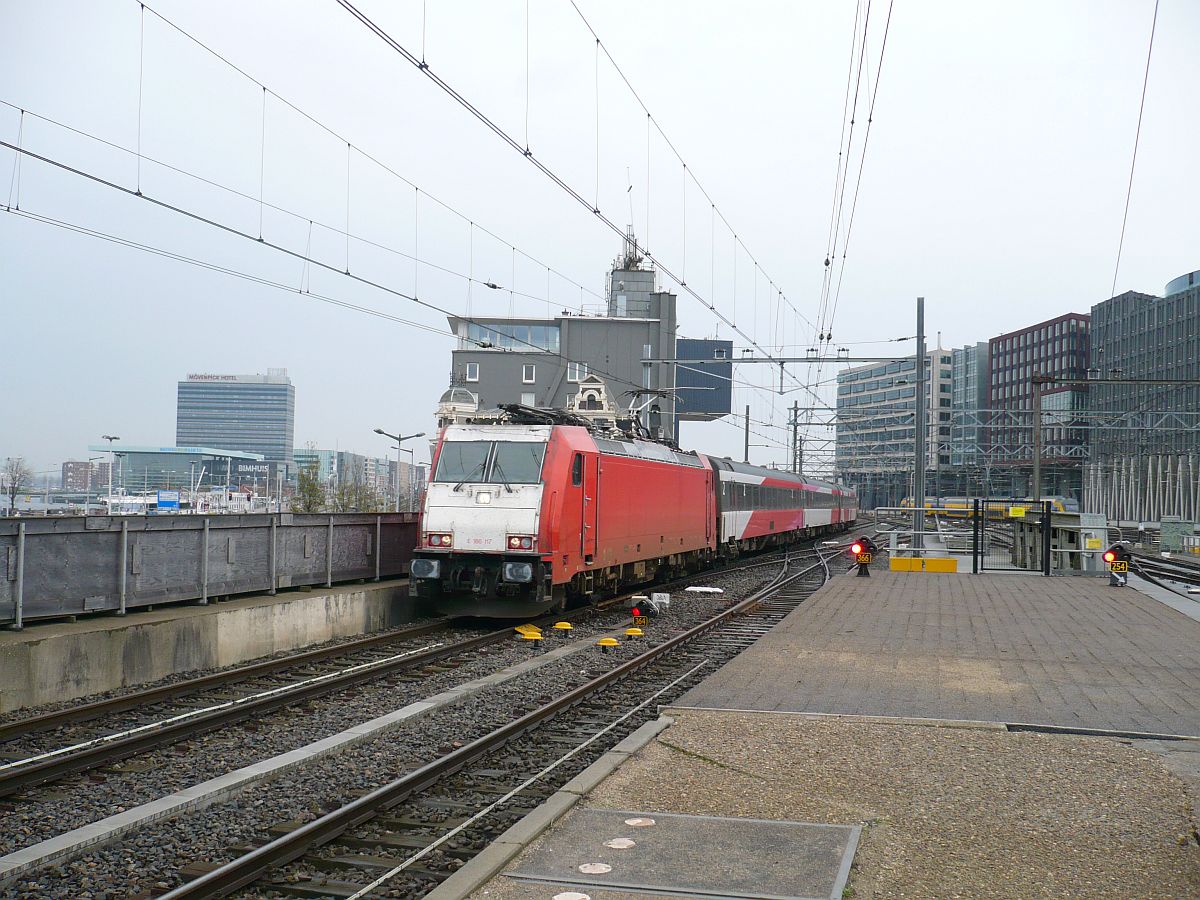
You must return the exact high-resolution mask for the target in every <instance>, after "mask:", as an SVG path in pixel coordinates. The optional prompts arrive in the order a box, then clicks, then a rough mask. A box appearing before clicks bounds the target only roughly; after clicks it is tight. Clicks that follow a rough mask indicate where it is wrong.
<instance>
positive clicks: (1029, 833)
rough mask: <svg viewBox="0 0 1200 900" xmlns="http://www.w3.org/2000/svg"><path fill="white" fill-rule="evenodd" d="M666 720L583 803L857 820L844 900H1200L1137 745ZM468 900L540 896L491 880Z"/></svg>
mask: <svg viewBox="0 0 1200 900" xmlns="http://www.w3.org/2000/svg"><path fill="white" fill-rule="evenodd" d="M669 714H670V715H671V716H672V717H674V718H676V720H677V721H676V724H675V725H674V726H672V727H671V728H669V729H668V730H667V731H666V732H664V733H663V734H662V735H660V736H659V738H658V739H657V740H655V741H654V742H653V743H651V744H650V745H648V746H647V747H646V748H645V749H644V750H643V751H642V752H641V753H639V754H638V755H637V756H636V757H634V758H633V759H631V760H630V761H628V762H627V763H626V764H625V765H623V766H622V767H621V768H620V769H618V770H617V772H616V773H614V774H613V775H612V776H611V777H610V778H608V779H607V780H606V781H605V782H604V783H602V784H601V785H600V786H599V787H598V788H597V789H596V791H595V792H594V793H593V794H592V795H591V796H590V797H589V800H588V802H589V804H590V805H593V806H596V807H607V808H615V809H637V810H644V811H661V812H676V813H691V814H697V815H715V816H748V817H757V818H770V819H788V820H800V821H808V822H825V823H831V824H846V825H853V824H861V825H863V826H864V827H863V834H862V841H861V843H860V844H859V849H858V853H857V855H856V857H855V863H854V867H853V870H852V874H851V879H850V886H849V889H848V891H847V894H846V896H852V897H854V898H855V900H862V898H901V897H903V898H918V897H930V898H933V897H937V898H945V897H964V898H966V897H970V898H976V897H988V898H992V897H995V898H1001V897H1003V898H1026V897H1051V896H1052V897H1066V896H1070V897H1097V898H1100V897H1103V898H1110V897H1111V898H1122V900H1125V898H1129V897H1135V896H1136V897H1144V898H1159V897H1161V898H1179V897H1198V896H1200V847H1198V846H1197V843H1196V833H1195V831H1194V829H1195V826H1196V821H1195V818H1194V812H1193V809H1192V802H1193V800H1192V798H1191V797H1190V795H1189V793H1188V791H1187V789H1186V787H1185V785H1184V783H1183V782H1182V781H1181V780H1180V779H1179V778H1178V777H1177V776H1176V775H1174V774H1172V773H1170V772H1169V771H1168V770H1167V769H1166V768H1165V767H1164V766H1163V764H1162V762H1161V760H1160V758H1159V757H1158V756H1157V755H1156V754H1155V753H1154V752H1153V751H1151V750H1150V749H1148V748H1146V747H1143V746H1139V745H1138V744H1136V743H1133V742H1129V741H1124V740H1119V739H1114V738H1102V737H1079V736H1072V735H1047V734H1039V733H1009V732H1006V731H1003V730H989V729H982V728H959V727H934V726H919V725H903V724H882V723H875V722H871V723H868V722H861V721H853V720H846V719H819V718H811V717H806V716H798V715H786V714H776V715H771V714H761V715H760V714H746V713H729V712H720V711H707V710H704V711H701V710H679V711H671V712H670V713H669ZM534 846H535V848H536V844H535V845H534ZM764 862H767V861H764ZM550 893H553V891H551V892H550ZM473 896H475V897H479V898H482V897H487V898H488V900H515V898H526V897H534V896H537V897H542V896H549V894H547V893H546V886H545V885H542V886H538V887H536V888H535V887H530V886H528V885H526V886H522V885H519V884H516V883H513V882H511V881H508V880H506V879H504V878H497V879H495V880H493V881H492V882H491V883H489V884H488V885H487V886H486V887H485V888H482V889H480V890H479V891H477V892H476V893H475V894H474V895H473Z"/></svg>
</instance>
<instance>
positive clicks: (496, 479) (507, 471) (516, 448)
mask: <svg viewBox="0 0 1200 900" xmlns="http://www.w3.org/2000/svg"><path fill="white" fill-rule="evenodd" d="M545 455H546V445H545V444H530V443H526V442H524V441H522V442H520V443H517V442H516V441H496V449H495V451H494V452H493V454H492V467H491V470H490V471H489V472H488V479H487V480H488V481H490V482H492V483H494V484H537V482H538V481H540V480H541V476H542V457H543V456H545Z"/></svg>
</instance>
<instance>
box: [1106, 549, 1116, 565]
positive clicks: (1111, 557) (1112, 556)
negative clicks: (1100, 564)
mask: <svg viewBox="0 0 1200 900" xmlns="http://www.w3.org/2000/svg"><path fill="white" fill-rule="evenodd" d="M1116 558H1117V554H1115V553H1113V552H1112V551H1111V550H1105V551H1104V561H1105V562H1106V563H1110V562H1113V561H1114V560H1116Z"/></svg>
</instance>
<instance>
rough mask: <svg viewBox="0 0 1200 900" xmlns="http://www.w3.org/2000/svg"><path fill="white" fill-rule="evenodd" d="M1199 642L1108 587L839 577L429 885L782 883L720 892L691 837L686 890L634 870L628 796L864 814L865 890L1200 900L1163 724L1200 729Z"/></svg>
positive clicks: (722, 812) (1191, 818) (704, 889)
mask: <svg viewBox="0 0 1200 900" xmlns="http://www.w3.org/2000/svg"><path fill="white" fill-rule="evenodd" d="M1198 647H1200V622H1197V621H1196V620H1194V619H1193V618H1190V617H1189V616H1187V615H1185V614H1183V613H1181V612H1179V611H1178V610H1176V609H1173V608H1172V607H1171V606H1169V605H1166V604H1164V603H1161V602H1159V601H1158V600H1156V599H1153V598H1151V597H1148V596H1146V595H1144V594H1141V593H1138V592H1137V591H1135V590H1133V589H1131V588H1123V589H1109V588H1107V586H1106V582H1105V580H1103V579H1085V578H1041V577H1038V576H1030V577H1025V576H1010V575H1002V576H971V575H961V576H960V575H934V576H927V575H915V574H903V573H895V574H892V573H885V572H875V573H874V574H873V576H872V578H871V579H870V580H867V579H858V578H848V577H840V578H836V579H834V580H833V581H832V582H831V583H830V584H828V585H826V586H825V587H824V588H823V589H822V590H821V591H819V592H818V593H817V594H816V595H815V596H814V597H813V598H812V599H811V600H809V601H808V602H806V603H805V604H803V605H802V606H801V607H800V608H798V609H797V610H796V611H794V612H793V613H791V614H790V615H789V616H788V617H787V618H786V619H785V620H784V621H783V622H782V623H781V624H780V625H779V626H777V627H776V629H774V630H773V631H772V632H770V633H768V634H767V635H766V636H764V637H763V638H762V639H760V640H759V641H758V643H757V644H755V645H754V646H753V647H751V648H750V649H749V650H747V651H746V652H744V653H743V654H741V655H740V656H739V657H737V658H736V659H734V660H732V661H731V662H729V663H728V664H726V665H725V666H724V667H722V668H721V669H719V670H718V671H717V672H715V673H714V674H713V675H712V676H710V677H709V678H708V679H706V680H705V681H704V682H702V683H701V684H700V685H698V686H697V687H696V688H694V689H693V690H692V691H690V692H689V693H688V694H686V695H685V696H684V697H683V698H681V699H680V700H679V701H678V703H677V704H676V705H674V706H672V707H670V708H668V709H665V710H663V716H662V718H660V719H659V720H658V722H656V723H648V726H647V727H644V728H643V729H642V730H641V733H640V734H639V735H634V736H631V738H630V739H627V741H626V742H625V744H626V746H622V747H618V748H616V751H619V752H614V753H611V754H608V755H607V757H606V758H603V759H601V760H600V761H599V762H598V763H597V764H596V765H595V766H593V767H592V769H590V770H589V771H588V772H585V773H584V774H583V776H581V777H580V778H578V779H576V781H577V782H579V783H578V784H576V783H572V784H570V785H567V786H566V787H564V789H563V790H562V791H560V792H558V793H557V794H555V795H554V796H553V797H551V799H550V800H549V801H548V802H547V803H546V804H545V805H544V806H543V807H541V808H539V809H538V810H535V811H534V812H533V813H531V814H530V815H529V816H527V817H526V818H525V819H523V820H521V821H520V822H518V823H517V824H516V825H514V826H513V827H512V828H511V829H509V831H508V832H506V833H505V834H504V835H502V836H501V838H500V839H499V840H497V842H496V843H494V844H493V845H492V846H491V847H489V850H488V853H486V854H484V856H483V857H481V858H480V859H479V860H476V861H473V862H472V863H470V864H468V865H467V866H466V867H464V868H463V869H462V870H460V871H459V872H458V873H456V875H455V876H454V877H453V878H451V879H450V880H449V881H447V882H446V883H445V884H443V885H442V886H441V887H440V888H438V889H437V891H435V892H434V894H433V895H431V897H433V898H437V900H452V898H453V900H458V898H463V897H471V898H474V900H484V898H486V900H535V898H546V897H561V898H564V900H565V898H574V900H578V898H579V896H580V895H586V896H588V897H590V898H591V900H652V898H653V897H656V896H662V895H663V894H670V895H673V896H689V897H693V898H699V897H708V896H714V895H721V896H745V897H751V896H753V897H770V896H778V894H777V893H775V890H776V888H774V887H773V886H772V885H770V884H768V883H767V880H766V879H765V878H764V879H763V883H762V885H761V888H760V889H759V890H758V891H757V892H755V890H753V889H748V890H745V891H742V892H738V893H732V894H731V893H728V892H726V893H724V894H722V893H721V890H722V886H723V884H724V882H723V879H724V877H725V875H726V872H727V870H728V869H729V868H730V866H729V864H728V862H727V860H726V857H725V855H724V854H722V853H720V852H713V853H711V854H709V855H708V856H707V857H705V856H703V855H700V856H696V854H695V853H694V850H695V848H694V847H689V846H683V845H680V846H679V847H667V848H666V849H663V848H659V849H658V855H659V856H660V857H665V858H666V859H667V860H668V861H669V862H670V861H674V860H693V861H694V862H695V865H697V866H698V867H699V871H698V872H693V873H691V874H692V876H693V877H692V881H691V882H690V883H689V885H688V886H687V887H686V888H684V887H680V886H676V888H675V889H674V890H672V889H671V888H669V887H667V888H665V887H664V886H663V885H662V884H658V883H654V882H652V881H650V880H649V879H643V880H641V881H634V880H633V879H632V878H628V879H625V880H623V881H622V882H621V886H618V885H617V884H614V883H613V880H614V879H615V878H617V877H619V876H620V873H617V872H616V870H617V866H616V864H615V860H617V859H620V858H621V857H620V855H619V854H624V853H632V852H636V850H637V848H636V847H634V848H627V849H622V850H619V851H617V850H606V849H602V847H603V846H605V845H604V840H607V839H609V838H610V837H611V835H610V834H609V832H611V831H612V830H613V829H612V828H607V829H604V828H599V827H595V822H593V821H591V820H589V818H588V817H589V816H592V815H593V814H595V813H597V812H602V811H610V810H611V811H629V810H637V811H639V813H640V814H641V815H644V816H648V817H651V818H657V817H661V816H664V815H668V814H682V815H692V816H709V817H718V816H720V817H740V818H746V819H768V820H775V821H802V822H807V823H814V824H827V825H842V826H849V827H855V826H857V827H860V828H861V838H860V840H859V843H858V845H857V849H856V850H855V853H854V863H853V866H852V867H851V869H850V875H849V883H848V885H847V887H846V892H845V893H843V896H853V897H855V898H885V897H886V898H892V897H895V898H901V897H903V898H944V897H972V898H974V897H996V898H1012V900H1017V898H1026V897H1033V896H1038V897H1051V896H1072V897H1086V898H1112V900H1126V898H1128V897H1132V896H1136V897H1161V898H1175V897H1197V896H1200V832H1198V831H1197V827H1198V823H1197V818H1198V814H1200V738H1195V737H1190V738H1189V737H1183V738H1173V739H1166V738H1165V737H1163V736H1166V735H1200V713H1198V709H1197V704H1198V703H1200V697H1197V696H1195V694H1196V692H1195V686H1196V685H1197V684H1200V651H1198V650H1197V648H1198ZM1009 723H1013V724H1019V723H1032V724H1036V725H1047V726H1057V727H1058V728H1060V729H1077V730H1080V731H1085V730H1087V729H1095V730H1096V732H1097V733H1079V734H1076V733H1063V732H1061V731H1052V732H1050V733H1038V732H1037V731H1028V730H1020V729H1013V728H1011V727H1010V724H1009ZM650 726H653V727H650ZM1099 732H1121V733H1125V732H1141V733H1149V734H1150V736H1148V737H1134V736H1130V735H1124V736H1122V735H1109V734H1103V733H1099ZM634 738H637V741H636V746H634V745H633V744H634V743H635V741H634V740H633V739H634ZM593 770H594V771H593ZM616 814H617V813H615V812H614V813H612V814H611V815H616ZM622 821H623V819H622ZM629 831H630V833H629V834H622V835H621V836H622V837H628V838H630V839H633V840H634V841H638V840H639V837H638V835H637V834H636V833H635V832H636V831H637V829H633V828H631V829H629ZM597 842H599V845H598V843H597ZM815 846H816V845H814V847H815ZM814 847H808V848H804V847H801V848H798V849H797V851H796V853H797V856H798V858H803V857H804V855H805V854H806V853H808V852H809V851H811V850H813V849H814ZM817 849H819V848H817ZM742 852H743V853H744V854H745V855H744V856H743V857H742V858H739V859H738V860H737V864H736V868H737V870H738V871H740V872H743V873H744V872H746V871H751V872H752V871H753V869H754V866H755V865H759V866H762V867H764V869H765V868H766V867H770V866H775V865H777V864H778V863H779V859H778V857H779V854H778V852H777V851H770V849H769V847H768V846H767V845H765V844H764V845H763V847H762V848H761V852H759V851H756V850H755V849H753V848H751V849H749V850H745V851H742ZM485 857H486V858H485ZM601 857H602V858H601ZM696 860H698V862H696ZM596 861H600V862H602V863H603V864H605V865H612V866H613V872H608V873H600V875H601V877H594V878H593V879H592V880H591V881H586V880H585V879H586V878H588V877H589V873H588V872H585V871H580V869H579V867H580V866H582V865H587V864H588V863H592V862H596ZM629 868H631V867H629ZM614 873H616V874H615V875H614ZM556 876H557V880H556ZM534 879H536V880H534ZM743 887H744V885H743ZM726 890H727V888H726Z"/></svg>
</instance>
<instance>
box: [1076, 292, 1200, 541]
mask: <svg viewBox="0 0 1200 900" xmlns="http://www.w3.org/2000/svg"><path fill="white" fill-rule="evenodd" d="M1091 364H1092V373H1091V374H1092V375H1094V376H1095V377H1097V378H1127V379H1150V380H1157V381H1178V382H1184V383H1182V384H1141V385H1139V384H1095V385H1091V386H1090V388H1089V393H1090V395H1091V407H1092V409H1093V410H1096V411H1097V412H1098V413H1100V414H1101V416H1100V417H1099V418H1098V419H1097V421H1096V422H1095V423H1094V425H1093V427H1092V429H1091V432H1090V441H1089V443H1090V451H1091V452H1090V462H1089V464H1088V466H1087V474H1086V482H1087V491H1086V494H1085V496H1086V498H1087V502H1088V506H1089V508H1091V509H1093V510H1094V511H1096V512H1103V513H1105V514H1106V515H1108V516H1109V518H1110V519H1113V520H1115V521H1120V522H1124V523H1127V524H1134V523H1137V522H1143V521H1150V522H1156V521H1159V520H1160V519H1161V518H1162V517H1163V516H1180V517H1182V518H1183V519H1184V520H1185V521H1196V520H1197V518H1198V517H1200V483H1198V481H1200V427H1198V424H1200V415H1198V414H1200V271H1198V272H1189V273H1188V274H1186V275H1181V276H1179V277H1178V278H1175V279H1173V280H1171V281H1170V282H1169V283H1168V284H1167V285H1166V288H1165V290H1164V291H1163V296H1162V297H1157V296H1154V295H1153V294H1142V293H1138V292H1136V291H1127V292H1126V293H1124V294H1119V295H1118V296H1116V297H1112V298H1110V299H1108V300H1105V301H1104V302H1102V303H1098V304H1096V305H1095V306H1093V307H1092V362H1091ZM1105 423H1109V424H1108V426H1107V427H1105Z"/></svg>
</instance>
